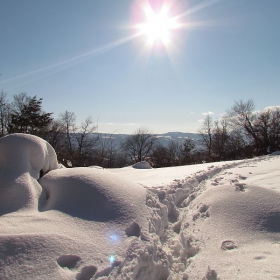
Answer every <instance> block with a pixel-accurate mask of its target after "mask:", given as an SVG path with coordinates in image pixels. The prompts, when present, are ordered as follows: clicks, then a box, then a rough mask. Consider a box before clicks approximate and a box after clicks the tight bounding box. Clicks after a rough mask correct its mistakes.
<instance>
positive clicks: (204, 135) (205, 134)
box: [198, 115, 214, 161]
mask: <svg viewBox="0 0 280 280" xmlns="http://www.w3.org/2000/svg"><path fill="white" fill-rule="evenodd" d="M213 128H214V126H213V120H212V117H211V116H210V115H207V116H206V117H205V119H204V122H203V125H202V127H201V128H200V129H199V130H198V133H199V134H200V137H201V140H200V144H201V146H202V147H203V150H204V153H205V156H206V159H207V161H213V156H212V140H213V139H212V137H213V135H212V134H213Z"/></svg>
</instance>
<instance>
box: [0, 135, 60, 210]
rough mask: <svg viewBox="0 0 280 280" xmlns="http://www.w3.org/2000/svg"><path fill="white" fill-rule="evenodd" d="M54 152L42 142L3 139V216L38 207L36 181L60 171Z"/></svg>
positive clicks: (0, 205) (17, 137)
mask: <svg viewBox="0 0 280 280" xmlns="http://www.w3.org/2000/svg"><path fill="white" fill-rule="evenodd" d="M58 167H59V166H58V163H57V159H56V154H55V151H54V149H53V148H52V147H51V146H50V145H49V144H48V143H47V142H46V141H45V140H43V139H41V138H39V137H36V136H32V135H25V134H12V135H8V136H5V137H3V138H1V139H0V174H1V177H0V192H1V196H0V215H1V214H5V213H9V212H13V211H16V210H19V209H21V208H26V209H27V208H36V207H38V198H39V196H40V194H41V187H40V185H39V184H38V182H37V180H38V179H39V177H40V173H41V174H44V173H47V172H48V171H50V170H53V169H56V168H58Z"/></svg>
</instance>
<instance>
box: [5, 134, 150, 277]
mask: <svg viewBox="0 0 280 280" xmlns="http://www.w3.org/2000/svg"><path fill="white" fill-rule="evenodd" d="M132 194H133V195H132ZM145 203H146V190H145V189H144V188H143V187H142V186H140V185H139V184H137V183H133V182H128V181H125V180H124V179H122V178H120V177H119V176H117V175H114V174H112V173H111V172H109V171H106V170H104V169H99V168H71V169H67V168H61V166H59V165H58V163H57V160H56V154H55V152H54V150H53V148H52V147H51V146H50V145H49V144H48V143H47V142H46V141H44V140H42V139H40V138H38V137H35V136H31V135H24V134H14V135H9V136H7V137H3V138H2V139H0V278H1V279H19V278H20V279H42V280H44V279H78V280H81V279H90V278H92V277H95V278H98V277H103V276H104V277H106V276H108V275H109V274H110V273H117V270H118V266H120V265H121V264H122V263H123V262H125V261H126V259H127V258H130V257H131V256H132V255H134V252H131V251H130V250H131V249H130V248H131V246H133V245H131V243H132V242H133V240H135V239H136V240H137V242H138V244H139V246H144V245H143V244H144V243H145V242H147V241H146V240H148V238H149V233H148V227H149V223H148V219H147V217H148V216H149V213H150V210H149V209H148V208H147V207H146V206H145ZM19 264H20V265H19ZM105 279H106V278H105Z"/></svg>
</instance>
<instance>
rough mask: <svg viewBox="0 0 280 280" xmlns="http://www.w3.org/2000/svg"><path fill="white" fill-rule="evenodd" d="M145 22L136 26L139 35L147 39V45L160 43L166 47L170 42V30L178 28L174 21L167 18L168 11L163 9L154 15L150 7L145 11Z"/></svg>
mask: <svg viewBox="0 0 280 280" xmlns="http://www.w3.org/2000/svg"><path fill="white" fill-rule="evenodd" d="M144 12H145V16H146V21H145V22H144V23H141V24H138V26H137V28H138V29H139V32H140V35H143V36H145V37H146V39H147V43H148V44H149V45H153V44H155V43H162V44H163V45H165V46H166V45H168V44H169V43H170V42H171V37H172V36H171V35H172V30H174V29H176V28H178V27H179V24H178V23H177V22H176V20H175V19H174V18H172V17H170V16H169V14H168V9H167V8H165V7H163V8H162V9H161V10H160V12H159V13H155V12H154V11H153V10H152V9H151V8H150V7H146V9H145V11H144Z"/></svg>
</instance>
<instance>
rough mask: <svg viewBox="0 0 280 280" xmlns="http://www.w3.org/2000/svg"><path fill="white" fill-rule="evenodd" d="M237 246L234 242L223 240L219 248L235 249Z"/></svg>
mask: <svg viewBox="0 0 280 280" xmlns="http://www.w3.org/2000/svg"><path fill="white" fill-rule="evenodd" d="M236 247H237V246H236V245H235V244H234V242H233V241H231V240H225V241H223V242H222V245H221V248H222V249H223V250H225V251H226V250H233V249H235V248H236Z"/></svg>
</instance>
